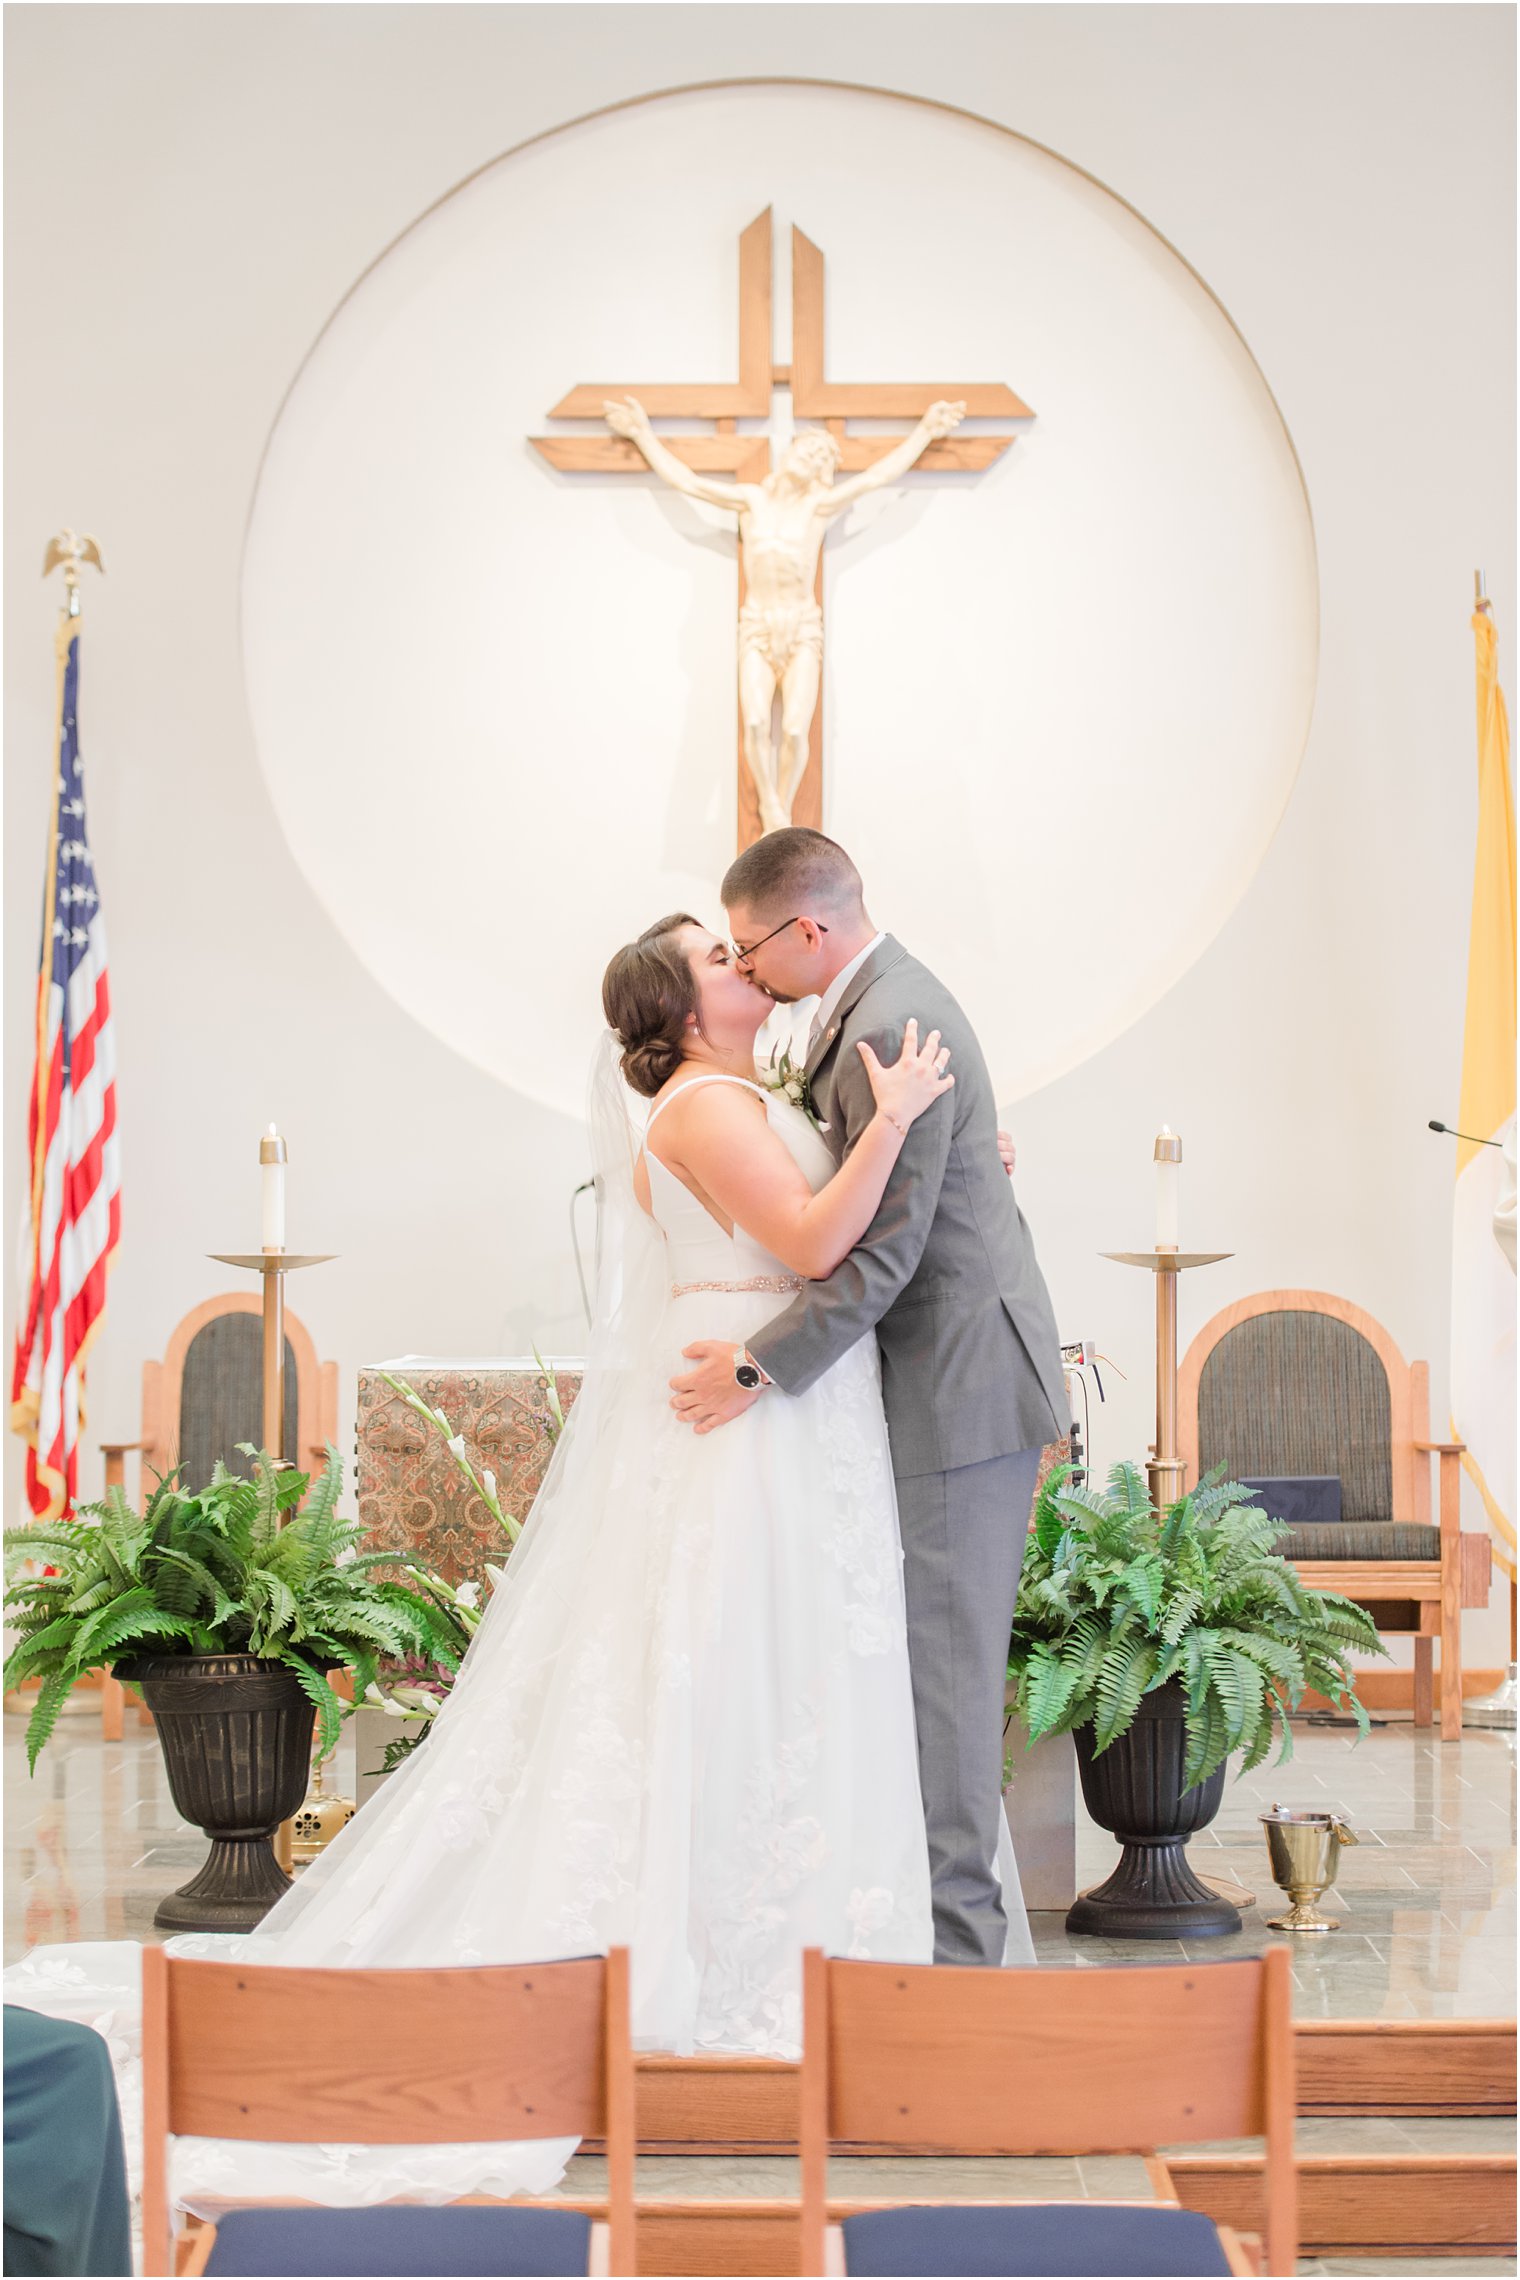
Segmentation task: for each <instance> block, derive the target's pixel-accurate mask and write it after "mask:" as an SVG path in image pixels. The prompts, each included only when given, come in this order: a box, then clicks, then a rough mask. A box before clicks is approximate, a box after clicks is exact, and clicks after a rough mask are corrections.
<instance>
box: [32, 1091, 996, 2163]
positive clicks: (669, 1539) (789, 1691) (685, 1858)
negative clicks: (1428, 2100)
mask: <svg viewBox="0 0 1520 2280" xmlns="http://www.w3.org/2000/svg"><path fill="white" fill-rule="evenodd" d="M700 1081H727V1082H734V1083H737V1082H741V1081H742V1080H740V1079H726V1080H711V1079H709V1080H700ZM754 1089H756V1090H757V1091H758V1090H760V1089H761V1088H759V1087H756V1088H754ZM762 1098H764V1100H765V1103H766V1114H767V1117H768V1118H769V1121H770V1125H771V1129H772V1130H773V1131H774V1132H775V1133H776V1134H777V1135H778V1136H779V1138H780V1139H781V1140H782V1141H783V1143H784V1144H785V1146H786V1147H787V1149H788V1150H789V1151H790V1152H791V1154H792V1156H793V1157H794V1159H795V1160H796V1162H797V1164H798V1165H799V1167H800V1168H801V1170H802V1172H803V1174H804V1176H805V1177H806V1178H807V1180H808V1181H809V1184H810V1185H811V1186H812V1187H813V1189H814V1190H815V1191H816V1190H817V1189H818V1188H819V1187H821V1186H822V1184H823V1183H824V1181H825V1180H827V1179H828V1178H829V1177H830V1176H831V1174H832V1172H833V1170H834V1164H833V1159H832V1158H831V1156H830V1154H829V1151H828V1149H827V1147H826V1145H825V1144H824V1142H823V1141H822V1140H821V1139H820V1137H819V1135H818V1133H817V1132H816V1131H815V1130H814V1129H813V1126H812V1125H811V1123H810V1122H809V1120H808V1118H807V1117H806V1115H805V1114H804V1113H803V1112H802V1111H801V1110H800V1109H797V1108H794V1107H792V1106H791V1105H790V1104H789V1103H787V1102H785V1101H784V1100H782V1099H781V1098H780V1097H779V1096H777V1095H774V1094H764V1093H762ZM655 1113H656V1115H658V1110H657V1111H656V1112H655ZM646 1161H647V1163H648V1167H649V1179H650V1187H651V1194H652V1203H653V1217H654V1220H655V1221H656V1223H657V1226H658V1231H659V1238H662V1240H660V1239H658V1238H656V1237H655V1235H654V1231H653V1230H652V1229H651V1230H648V1236H649V1240H650V1242H651V1243H652V1244H653V1250H652V1252H651V1254H650V1258H649V1260H648V1261H647V1262H646V1264H648V1265H649V1266H650V1267H651V1268H652V1270H653V1271H654V1272H657V1273H658V1276H659V1278H660V1289H659V1295H658V1330H657V1331H656V1332H655V1333H654V1334H653V1335H652V1336H651V1337H649V1338H648V1340H647V1343H646V1344H645V1345H644V1347H643V1350H642V1352H641V1353H639V1354H630V1353H628V1352H624V1353H622V1354H621V1355H618V1354H616V1353H615V1354H614V1355H613V1357H612V1360H611V1362H610V1363H605V1364H604V1365H603V1370H602V1378H603V1381H604V1383H603V1386H602V1389H601V1392H600V1394H598V1393H597V1392H596V1391H595V1390H594V1389H593V1386H592V1384H591V1379H590V1373H588V1383H587V1388H586V1391H585V1392H583V1394H582V1397H581V1400H580V1401H579V1402H578V1403H577V1405H576V1409H575V1411H574V1412H573V1413H572V1418H571V1424H570V1428H569V1430H568V1432H567V1434H566V1436H565V1445H562V1448H561V1450H560V1451H559V1452H558V1453H557V1455H556V1461H555V1465H554V1467H553V1468H552V1469H551V1473H550V1476H549V1480H548V1481H547V1482H546V1485H545V1490H544V1492H543V1494H542V1495H541V1496H540V1498H539V1500H538V1503H537V1504H536V1506H535V1509H534V1513H533V1517H532V1520H531V1521H530V1524H529V1526H528V1528H527V1529H526V1530H525V1531H524V1534H523V1537H522V1539H521V1541H520V1542H519V1544H518V1546H517V1548H516V1549H515V1550H514V1552H513V1554H512V1557H511V1561H510V1563H509V1566H508V1569H507V1573H506V1578H505V1581H504V1583H503V1584H502V1586H501V1587H500V1588H499V1589H498V1591H497V1592H496V1594H495V1595H494V1597H493V1599H492V1602H491V1604H490V1607H489V1610H488V1612H487V1616H486V1619H485V1621H484V1622H483V1623H482V1625H481V1627H480V1630H479V1632H478V1634H477V1636H476V1638H475V1640H474V1642H473V1644H472V1646H471V1649H470V1652H469V1655H468V1656H467V1658H466V1660H465V1663H464V1666H463V1668H462V1670H461V1672H460V1676H459V1679H458V1681H457V1683H456V1685H455V1687H454V1689H453V1692H452V1694H451V1696H450V1698H449V1700H448V1702H447V1704H446V1705H445V1707H444V1709H443V1711H442V1712H441V1714H440V1715H439V1717H438V1718H437V1720H436V1721H435V1722H434V1725H433V1727H432V1730H431V1732H430V1734H429V1736H428V1739H427V1741H426V1743H425V1745H424V1746H423V1747H422V1748H420V1749H419V1750H417V1751H416V1752H414V1753H413V1755H412V1756H411V1757H410V1758H409V1759H408V1760H407V1761H406V1762H405V1763H404V1764H403V1766H402V1767H401V1768H400V1769H399V1770H398V1771H397V1772H396V1773H395V1774H394V1775H392V1777H391V1778H390V1780H389V1781H388V1782H387V1783H386V1785H385V1787H384V1788H383V1789H382V1790H381V1791H380V1793H379V1794H378V1796H376V1797H375V1798H374V1799H373V1800H372V1802H370V1803H369V1804H367V1805H366V1806H365V1808H364V1810H363V1812H362V1813H360V1814H359V1815H358V1816H357V1817H356V1818H355V1819H354V1820H353V1821H352V1822H350V1823H349V1825H348V1827H347V1828H346V1829H345V1830H344V1831H343V1832H342V1834H341V1835H340V1836H339V1837H338V1838H337V1839H336V1840H335V1841H334V1842H333V1843H332V1844H331V1845H330V1846H329V1847H328V1848H327V1850H326V1851H325V1852H324V1853H323V1854H322V1855H321V1856H320V1857H319V1858H318V1859H317V1860H316V1861H315V1862H314V1863H313V1864H312V1866H311V1867H310V1868H308V1869H306V1870H305V1872H304V1873H303V1874H302V1875H301V1877H300V1878H299V1879H298V1881H297V1883H296V1885H295V1887H294V1889H293V1890H292V1891H291V1892H290V1893H289V1894H288V1895H287V1897H286V1898H285V1899H283V1900H282V1901H280V1902H279V1904H278V1905H277V1906H276V1908H275V1909H274V1910H273V1912H272V1913H271V1915H270V1916H269V1917H267V1918H266V1919H265V1922H264V1924H263V1925H262V1926H261V1928H260V1930H259V1931H258V1932H257V1933H255V1934H253V1935H251V1936H250V1937H248V1938H246V1939H242V1940H237V1941H230V1940H228V1939H225V1938H192V1939H180V1940H177V1941H175V1942H173V1943H172V1949H173V1952H175V1953H178V1954H187V1953H188V1954H222V1955H226V1954H228V1953H232V1952H235V1953H236V1954H237V1955H238V1957H239V1958H240V1960H241V1959H246V1960H248V1961H250V1962H257V1961H259V1960H267V1961H270V1962H279V1963H281V1964H308V1965H310V1964H322V1965H345V1964H346V1965H369V1966H380V1965H384V1966H396V1965H441V1964H488V1963H503V1962H521V1961H527V1960H532V1961H542V1960H548V1959H552V1958H554V1957H557V1956H576V1955H585V1954H588V1953H593V1952H598V1951H601V1950H604V1949H606V1948H607V1947H609V1946H613V1945H617V1944H624V1943H626V1944H627V1945H628V1946H630V1947H631V1949H632V1951H633V2032H634V2040H635V2044H636V2046H637V2047H639V2048H642V2049H645V2050H661V2051H673V2052H683V2053H692V2052H697V2053H700V2052H717V2051H737V2052H746V2053H750V2054H754V2055H766V2056H773V2057H777V2058H796V2056H797V2055H798V2052H799V2048H800V2043H801V2032H802V2028H801V1951H802V1949H803V1948H804V1947H807V1946H821V1947H824V1948H826V1949H828V1950H830V1951H831V1952H833V1953H834V1954H840V1955H843V1954H848V1955H854V1956H865V1957H876V1958H886V1959H891V1960H893V1961H900V1962H915V1963H927V1962H928V1961H930V1959H931V1956H932V1951H933V1933H932V1927H931V1919H930V1904H929V1866H928V1856H927V1849H926V1843H925V1836H924V1822H923V1810H922V1805H921V1801H920V1795H919V1784H918V1764H917V1753H916V1744H915V1736H914V1724H913V1705H912V1697H911V1691H910V1685H909V1674H908V1654H907V1637H906V1630H905V1623H904V1606H903V1584H902V1554H901V1548H900V1545H899V1540H898V1533H897V1508H896V1499H895V1494H894V1489H893V1482H892V1473H891V1467H890V1463H889V1460H888V1451H887V1434H886V1425H885V1421H884V1419H883V1415H882V1406H881V1384H880V1365H879V1361H878V1357H877V1351H876V1343H875V1340H874V1339H871V1338H868V1339H865V1340H863V1341H862V1342H861V1343H860V1344H859V1345H857V1346H856V1347H854V1348H853V1349H852V1350H851V1351H850V1352H849V1353H847V1354H845V1355H844V1356H843V1358H842V1359H841V1360H840V1361H839V1362H838V1363H836V1364H835V1366H834V1367H833V1368H832V1369H830V1370H829V1371H828V1372H827V1373H826V1375H825V1376H824V1377H823V1378H821V1379H820V1380H819V1381H818V1383H817V1384H816V1385H815V1386H814V1387H813V1388H812V1390H811V1391H810V1392H808V1393H806V1394H803V1395H802V1396H800V1397H798V1398H792V1397H789V1396H787V1395H785V1394H781V1393H775V1392H772V1393H767V1394H765V1395H763V1396H762V1398H761V1399H760V1400H759V1401H758V1402H756V1403H755V1404H754V1406H753V1407H752V1408H751V1409H749V1410H748V1411H747V1412H746V1413H745V1415H743V1416H742V1417H740V1418H738V1419H736V1420H735V1421H734V1422H732V1423H730V1424H728V1425H725V1426H723V1427H722V1428H720V1429H719V1430H717V1431H715V1432H712V1433H709V1434H705V1435H702V1436H700V1437H699V1436H698V1435H697V1434H695V1433H694V1432H693V1431H692V1430H691V1428H690V1427H689V1426H686V1425H684V1424H682V1423H681V1422H680V1421H679V1420H678V1418H677V1417H676V1415H675V1413H674V1412H673V1411H672V1410H671V1408H670V1406H669V1384H668V1381H669V1380H670V1378H671V1377H672V1376H674V1375H677V1374H678V1373H679V1372H680V1371H681V1370H682V1369H683V1368H684V1367H685V1366H687V1365H685V1364H683V1362H682V1359H681V1352H682V1348H683V1347H684V1346H686V1345H688V1344H690V1343H691V1342H692V1341H693V1340H695V1339H699V1338H716V1339H724V1340H730V1339H731V1340H734V1341H735V1342H740V1343H742V1342H747V1341H748V1340H749V1338H750V1337H751V1336H752V1335H753V1334H754V1333H755V1332H756V1331H757V1330H758V1329H759V1328H760V1326H761V1324H762V1323H764V1322H765V1321H767V1320H768V1319H769V1318H770V1317H771V1316H772V1315H773V1314H775V1313H776V1312H777V1311H778V1310H779V1309H780V1308H782V1307H784V1306H786V1305H788V1304H789V1303H790V1301H791V1297H792V1295H793V1293H794V1292H795V1291H796V1289H797V1288H798V1287H800V1286H799V1282H798V1278H797V1277H796V1276H794V1275H792V1274H790V1273H789V1272H788V1271H787V1269H786V1268H785V1267H784V1266H783V1265H782V1264H781V1263H780V1262H779V1261H778V1260H777V1259H775V1258H773V1257H772V1256H771V1255H770V1254H769V1253H768V1252H767V1251H765V1250H764V1249H763V1248H762V1247H761V1246H760V1245H759V1244H758V1243H756V1242H754V1241H752V1240H751V1239H750V1237H748V1236H747V1235H745V1234H744V1233H743V1232H742V1231H740V1230H737V1229H736V1230H735V1232H734V1233H733V1234H732V1235H728V1234H726V1233H725V1232H724V1231H723V1229H722V1228H721V1227H720V1226H719V1225H718V1223H717V1222H716V1221H715V1220H714V1219H713V1218H712V1217H711V1215H710V1214H709V1213H708V1212H707V1211H706V1210H705V1209H704V1208H703V1206H702V1205H701V1204H700V1203H698V1202H697V1200H696V1198H695V1197H694V1196H692V1195H691V1194H690V1193H689V1192H688V1191H687V1189H686V1188H685V1187H684V1186H683V1185H682V1183H681V1182H680V1181H679V1180H678V1179H677V1178H676V1177H675V1176H674V1174H673V1173H671V1172H670V1171H669V1170H668V1169H667V1168H666V1167H665V1166H664V1165H663V1164H661V1163H660V1162H659V1160H658V1159H657V1158H656V1157H655V1156H654V1155H653V1153H652V1152H649V1153H648V1154H647V1155H646ZM639 1239H640V1238H638V1237H637V1236H636V1237H635V1238H634V1241H635V1242H637V1241H638V1240H639ZM593 1354H595V1347H593ZM609 1389H610V1398H608V1393H609ZM588 1432H589V1433H590V1435H591V1442H590V1445H587V1444H586V1442H585V1439H584V1436H586V1435H587V1433H588ZM576 1443H580V1444H581V1445H580V1446H579V1448H578V1449H577V1448H576V1447H575V1444H576ZM1000 1866H1001V1868H1002V1870H1003V1877H1004V1885H1005V1897H1006V1901H1007V1904H1008V1909H1009V1917H1010V1927H1011V1929H1010V1959H1011V1960H1018V1961H1024V1960H1032V1951H1031V1949H1030V1945H1029V1937H1028V1927H1027V1920H1026V1919H1025V1917H1024V1913H1023V1907H1022V1902H1021V1900H1020V1898H1019V1895H1018V1888H1017V1879H1016V1875H1015V1873H1014V1871H1013V1867H1012V1854H1011V1848H1009V1849H1008V1850H1007V1851H1006V1852H1005V1855H1004V1857H1003V1859H1002V1861H1001V1862H1000ZM136 1955H137V1951H136V1950H135V1949H132V1948H129V1949H126V1950H125V1951H124V1950H123V1949H122V1948H120V1947H104V1948H102V1947H100V1946H95V1947H91V1948H89V1949H84V1948H80V1949H68V1948H53V1949H48V1950H41V1951H37V1952H36V1953H35V1954H34V1955H33V1956H32V1957H30V1958H28V1959H27V1962H26V1963H25V1964H23V1965H21V1966H17V1967H15V1970H14V1971H13V1972H12V1973H10V1974H8V1975H7V1981H8V1985H7V1994H8V1999H10V2000H20V2001H23V2002H31V2003H32V2004H34V2005H35V2006H36V2007H39V2008H67V2009H69V2010H71V2011H72V2013H73V2015H75V2016H89V2015H91V2014H90V2011H89V2001H90V1992H91V1989H92V1988H93V1989H95V1990H96V1991H97V1992H99V1993H105V1992H107V1991H108V1990H109V1991H111V1992H114V1994H115V1995H116V1997H117V2001H118V2006H119V2008H118V2010H117V2013H116V2015H115V2016H113V2018H112V2019H111V2020H110V2021H109V2022H108V2025H109V2026H110V2028H111V2029H112V2030H114V2032H115V2033H116V2035H117V2039H118V2040H119V2041H120V2042H121V2043H122V2048H123V2052H124V2054H125V2055H127V2056H130V2052H131V2046H132V2044H133V2042H134V2040H135V2036H134V2032H133V2022H132V2016H131V2014H132V2009H133V2002H134V1997H135V1977H136V1968H137V1966H136V1960H135V1959H136ZM128 1956H129V1957H130V1958H131V1959H132V1961H131V1964H130V1966H128V1965H127V1963H126V1962H125V1960H124V1958H125V1957H128ZM112 1959H114V1962H113V1960H112ZM108 1965H110V1967H111V1968H107V1966H108ZM112 1970H114V1971H115V1974H116V1983H115V1985H114V1987H113V1985H112ZM128 1979H130V1981H131V1984H128V1983H127V1982H128ZM70 1981H72V1986H70V1984H69V1982H70ZM50 1989H51V1993H52V1997H53V1999H52V2000H49V1994H50ZM376 2063H377V2064H383V2063H384V2028H383V2022H378V2023H377V2036H376ZM132 2088H133V2089H135V2085H132ZM571 2151H573V2144H572V2143H570V2142H567V2141H553V2142H552V2143H544V2144H540V2145H508V2146H502V2147H485V2146H460V2147H449V2148H436V2147H430V2148H422V2147H417V2148H408V2147H401V2146H389V2147H376V2148H353V2147H325V2148H296V2147H274V2146H267V2147H266V2146H238V2147H232V2146H216V2145H213V2144H212V2143H210V2142H209V2141H202V2140H185V2141H182V2142H181V2144H180V2147H179V2148H178V2163H177V2168H176V2173H175V2188H176V2193H177V2196H178V2197H179V2198H181V2199H182V2200H186V2201H187V2203H188V2205H191V2206H194V2205H195V2202H196V2199H197V2196H198V2195H199V2196H203V2197H205V2198H206V2199H207V2200H208V2201H209V2200H211V2199H214V2198H215V2195H216V2193H217V2192H218V2190H220V2191H222V2192H236V2193H238V2194H240V2195H246V2194H249V2193H253V2192H257V2193H262V2194H272V2193H280V2192H300V2193H301V2194H303V2195H304V2196H305V2197H307V2198H310V2199H314V2200H323V2201H343V2202H356V2201H360V2200H371V2199H380V2198H383V2197H386V2196H387V2195H393V2194H397V2193H408V2194H412V2195H414V2196H417V2195H422V2196H428V2197H433V2198H438V2199H442V2198H446V2197H448V2196H450V2195H454V2194H460V2193H465V2192H491V2193H500V2192H509V2191H525V2190H526V2191H539V2190H543V2189H544V2188H546V2187H547V2186H549V2185H551V2184H552V2183H554V2182H555V2181H556V2179H557V2177H558V2176H559V2175H560V2174H561V2173H562V2170H563V2165H564V2162H565V2160H566V2159H567V2158H568V2155H569V2153H570V2152H571Z"/></svg>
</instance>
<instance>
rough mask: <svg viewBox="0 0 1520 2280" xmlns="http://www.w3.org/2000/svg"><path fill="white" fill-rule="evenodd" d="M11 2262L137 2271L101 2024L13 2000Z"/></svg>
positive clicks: (8, 2090)
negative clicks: (85, 2023)
mask: <svg viewBox="0 0 1520 2280" xmlns="http://www.w3.org/2000/svg"><path fill="white" fill-rule="evenodd" d="M5 2270H6V2272H7V2273H8V2274H9V2273H17V2274H23V2273H26V2274H30V2273H38V2274H58V2275H60V2276H65V2280H75V2276H77V2280H87V2276H89V2275H93V2274H97V2273H104V2274H110V2275H113V2276H118V2275H120V2276H125V2280H130V2275H131V2271H132V2228H131V2219H130V2215H129V2212H128V2207H127V2168H126V2161H125V2159H124V2157H123V2153H122V2143H121V2114H120V2112H119V2110H118V2108H117V2104H116V2084H115V2082H114V2080H113V2078H112V2074H111V2057H110V2053H109V2051H108V2050H107V2049H106V2046H105V2043H104V2041H103V2040H102V2038H101V2037H100V2036H99V2035H98V2034H96V2032H95V2030H94V2028H93V2027H81V2026H76V2025H75V2024H74V2022H73V2021H72V2020H70V2019H49V2018H45V2017H44V2016H43V2014H42V2013H41V2012H40V2011H27V2010H23V2009H20V2008H19V2007H17V2006H16V2005H13V2004H10V2003H7V2004H6V2006H5Z"/></svg>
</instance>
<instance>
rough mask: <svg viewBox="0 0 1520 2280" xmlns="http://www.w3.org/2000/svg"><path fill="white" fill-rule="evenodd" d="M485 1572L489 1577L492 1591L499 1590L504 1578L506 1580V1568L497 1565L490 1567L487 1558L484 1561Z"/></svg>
mask: <svg viewBox="0 0 1520 2280" xmlns="http://www.w3.org/2000/svg"><path fill="white" fill-rule="evenodd" d="M486 1574H487V1575H488V1576H489V1577H490V1579H491V1589H492V1590H493V1591H500V1589H501V1587H502V1585H503V1584H504V1583H505V1582H506V1580H507V1577H506V1570H505V1569H504V1568H499V1567H492V1565H491V1563H490V1561H489V1560H487V1561H486Z"/></svg>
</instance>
